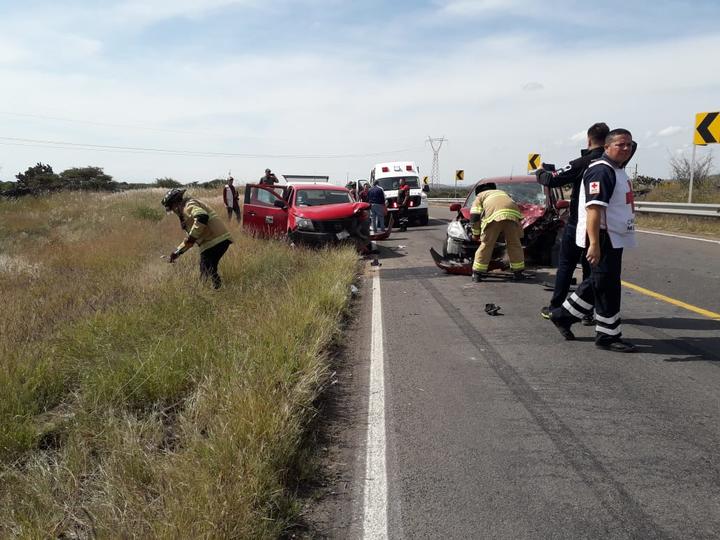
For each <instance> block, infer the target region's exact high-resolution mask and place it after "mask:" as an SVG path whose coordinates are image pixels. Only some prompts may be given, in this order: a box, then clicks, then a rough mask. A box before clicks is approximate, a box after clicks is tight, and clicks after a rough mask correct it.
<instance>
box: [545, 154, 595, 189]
mask: <svg viewBox="0 0 720 540" xmlns="http://www.w3.org/2000/svg"><path fill="white" fill-rule="evenodd" d="M588 162H589V160H587V159H586V158H585V157H580V158H577V159H574V160H572V161H571V162H570V163H568V164H567V165H566V166H565V167H563V168H562V169H558V170H555V171H546V170H545V169H538V170H537V171H536V172H535V176H536V177H537V182H538V184H542V185H543V186H547V187H550V188H555V187H560V186H564V185H565V184H571V183H573V182H576V181H578V180H580V179H581V178H582V173H583V171H584V170H585V169H586V168H587V165H588Z"/></svg>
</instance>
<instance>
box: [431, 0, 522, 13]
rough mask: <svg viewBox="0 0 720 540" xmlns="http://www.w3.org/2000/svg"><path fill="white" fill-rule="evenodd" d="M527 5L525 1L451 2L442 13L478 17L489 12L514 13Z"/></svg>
mask: <svg viewBox="0 0 720 540" xmlns="http://www.w3.org/2000/svg"><path fill="white" fill-rule="evenodd" d="M526 4H527V2H525V1H523V0H450V1H448V2H446V3H445V4H444V5H443V6H442V10H441V11H442V12H444V13H447V14H451V15H457V16H463V17H466V16H476V15H482V14H486V13H489V12H513V11H517V10H519V9H521V8H522V7H524V6H525V5H526Z"/></svg>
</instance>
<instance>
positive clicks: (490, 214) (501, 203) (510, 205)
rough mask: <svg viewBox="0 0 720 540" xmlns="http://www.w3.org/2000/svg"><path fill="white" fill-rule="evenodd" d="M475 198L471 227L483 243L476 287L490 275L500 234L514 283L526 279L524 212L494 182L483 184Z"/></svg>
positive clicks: (474, 277) (474, 271)
mask: <svg viewBox="0 0 720 540" xmlns="http://www.w3.org/2000/svg"><path fill="white" fill-rule="evenodd" d="M475 194H476V195H477V196H476V197H475V201H474V202H473V205H472V208H471V210H470V224H471V226H472V233H473V238H474V239H475V240H479V241H480V247H478V249H477V251H476V252H475V262H474V263H473V269H472V280H473V281H474V282H476V283H477V282H480V281H482V276H483V274H484V273H485V272H487V271H488V266H489V264H490V259H491V258H492V253H493V249H494V248H495V243H496V242H497V239H498V236H500V233H502V234H503V235H504V236H505V242H506V244H507V253H508V258H509V259H510V269H511V270H512V272H513V276H514V279H523V278H524V277H525V274H524V273H523V270H524V269H525V256H524V254H523V248H522V244H521V243H520V239H521V238H522V234H523V233H522V227H521V226H520V221H521V220H522V217H523V216H522V214H521V213H520V209H519V208H518V206H517V204H515V201H513V200H512V199H511V198H510V196H509V195H508V194H507V193H505V192H504V191H502V190H500V189H497V186H496V185H495V183H494V182H486V183H484V184H480V185H479V186H477V188H475Z"/></svg>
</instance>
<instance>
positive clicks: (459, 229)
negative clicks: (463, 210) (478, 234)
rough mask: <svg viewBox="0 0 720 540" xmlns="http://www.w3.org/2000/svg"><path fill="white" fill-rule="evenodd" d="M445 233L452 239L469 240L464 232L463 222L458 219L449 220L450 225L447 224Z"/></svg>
mask: <svg viewBox="0 0 720 540" xmlns="http://www.w3.org/2000/svg"><path fill="white" fill-rule="evenodd" d="M447 234H448V236H449V237H450V238H452V239H453V240H458V241H460V242H463V241H468V240H470V238H469V237H468V235H467V233H466V232H465V227H463V224H462V223H461V222H459V221H451V222H450V225H448V228H447Z"/></svg>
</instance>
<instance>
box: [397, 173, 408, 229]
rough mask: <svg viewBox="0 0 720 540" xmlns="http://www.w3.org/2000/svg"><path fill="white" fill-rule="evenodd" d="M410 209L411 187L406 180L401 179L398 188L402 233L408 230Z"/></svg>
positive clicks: (399, 217) (399, 219)
mask: <svg viewBox="0 0 720 540" xmlns="http://www.w3.org/2000/svg"><path fill="white" fill-rule="evenodd" d="M408 208H410V186H409V185H408V183H407V182H406V181H405V179H404V178H401V179H400V186H399V187H398V223H399V224H400V230H401V231H406V230H407V226H408V220H409V217H408V214H409V212H410V211H409V210H408Z"/></svg>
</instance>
